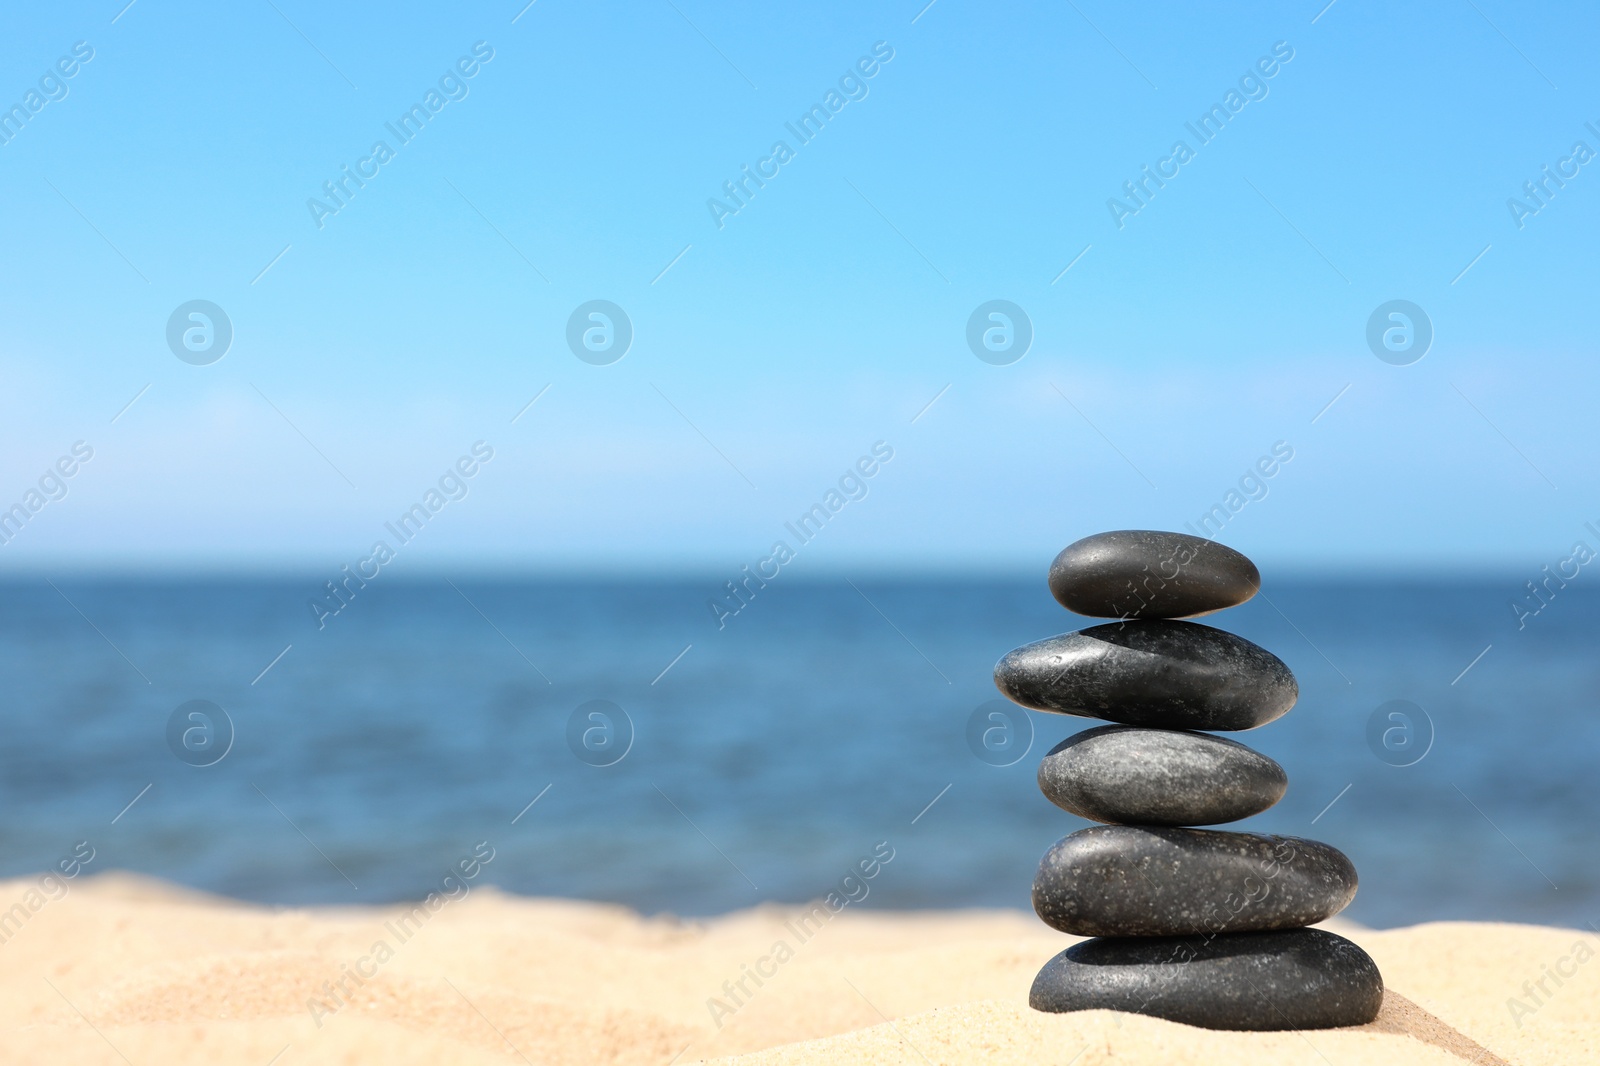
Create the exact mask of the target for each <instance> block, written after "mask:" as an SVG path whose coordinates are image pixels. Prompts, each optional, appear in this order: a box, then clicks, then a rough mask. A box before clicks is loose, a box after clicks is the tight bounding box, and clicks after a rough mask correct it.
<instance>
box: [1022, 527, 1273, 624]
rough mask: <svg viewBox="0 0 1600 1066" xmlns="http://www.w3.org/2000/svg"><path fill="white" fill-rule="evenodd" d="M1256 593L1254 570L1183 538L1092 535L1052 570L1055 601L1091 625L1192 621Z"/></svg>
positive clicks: (1212, 545)
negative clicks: (1089, 619) (1116, 620)
mask: <svg viewBox="0 0 1600 1066" xmlns="http://www.w3.org/2000/svg"><path fill="white" fill-rule="evenodd" d="M1260 587H1261V573H1260V571H1258V570H1257V569H1256V564H1255V563H1252V562H1251V561H1250V560H1249V559H1246V558H1245V557H1244V556H1243V555H1240V554H1239V553H1238V552H1236V551H1234V550H1233V549H1232V548H1229V547H1227V546H1225V545H1222V544H1218V543H1217V542H1216V541H1214V540H1206V539H1205V538H1204V537H1191V536H1190V535H1189V534H1187V533H1162V532H1157V531H1155V530H1150V529H1119V530H1116V531H1115V532H1111V533H1096V534H1095V535H1094V536H1092V537H1084V538H1083V539H1082V540H1080V541H1076V542H1074V543H1072V544H1069V545H1067V546H1066V547H1065V548H1063V549H1062V550H1061V554H1060V555H1058V556H1056V558H1055V562H1053V563H1051V564H1050V592H1051V594H1052V595H1053V596H1055V598H1056V600H1057V602H1059V603H1060V604H1061V606H1063V607H1065V608H1066V609H1067V610H1069V611H1076V612H1077V613H1078V614H1086V615H1089V616H1091V617H1093V618H1189V617H1193V616H1194V615H1199V614H1210V613H1211V612H1212V611H1220V610H1222V609H1223V608H1224V607H1235V606H1237V605H1239V604H1241V603H1243V602H1244V601H1245V600H1248V599H1249V598H1250V597H1251V596H1254V595H1255V594H1256V590H1257V589H1259V588H1260Z"/></svg>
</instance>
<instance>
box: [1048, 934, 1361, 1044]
mask: <svg viewBox="0 0 1600 1066" xmlns="http://www.w3.org/2000/svg"><path fill="white" fill-rule="evenodd" d="M1382 1002H1383V977H1382V975H1381V974H1379V973H1378V967H1377V964H1376V963H1374V962H1373V961H1372V959H1371V958H1370V957H1368V955H1367V953H1366V952H1364V951H1362V950H1361V949H1360V948H1358V947H1356V945H1354V944H1352V943H1351V942H1350V941H1348V940H1346V939H1345V938H1344V937H1342V936H1336V935H1334V934H1333V933H1329V932H1324V931H1323V930H1321V929H1289V930H1283V931H1278V932H1269V933H1226V934H1222V935H1218V936H1214V937H1211V938H1210V939H1209V940H1208V939H1207V938H1206V937H1204V936H1171V937H1165V936H1163V937H1153V936H1152V937H1099V938H1096V939H1094V940H1085V941H1083V942H1082V943H1080V944H1074V945H1073V946H1072V947H1070V948H1068V949H1067V950H1066V951H1063V952H1062V953H1061V954H1059V955H1057V956H1056V957H1055V958H1053V959H1051V960H1050V961H1049V962H1048V963H1046V964H1045V967H1044V969H1042V970H1040V971H1039V976H1037V977H1035V978H1034V979H1033V991H1032V992H1030V993H1029V995H1028V1005H1029V1006H1031V1007H1033V1009H1034V1010H1040V1011H1055V1012H1064V1011H1074V1010H1120V1011H1128V1012H1131V1013H1134V1014H1145V1015H1149V1016H1150V1017H1153V1018H1165V1019H1167V1020H1168V1021H1173V1022H1182V1023H1183V1024H1185V1025H1197V1026H1200V1027H1202V1028H1205V1029H1250V1030H1268V1029H1332V1028H1335V1027H1337V1026H1343V1025H1364V1024H1365V1023H1367V1022H1370V1021H1372V1019H1373V1018H1376V1017H1377V1016H1378V1007H1379V1006H1380V1005H1381V1004H1382Z"/></svg>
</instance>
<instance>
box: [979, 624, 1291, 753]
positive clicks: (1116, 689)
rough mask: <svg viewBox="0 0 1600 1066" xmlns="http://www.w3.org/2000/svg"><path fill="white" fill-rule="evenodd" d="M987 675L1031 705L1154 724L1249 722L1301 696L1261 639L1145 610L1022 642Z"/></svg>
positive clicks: (1261, 720)
mask: <svg viewBox="0 0 1600 1066" xmlns="http://www.w3.org/2000/svg"><path fill="white" fill-rule="evenodd" d="M994 683H995V685H997V686H998V687H999V689H1000V691H1001V692H1003V693H1005V695H1006V697H1007V698H1008V699H1011V700H1013V701H1015V702H1017V703H1020V704H1022V705H1023V706H1024V707H1032V708H1033V709H1034V710H1036V711H1055V712H1057V713H1060V714H1076V715H1082V716H1083V717H1086V718H1104V719H1106V720H1108V721H1112V722H1122V723H1123V724H1125V725H1143V726H1154V727H1156V728H1158V729H1254V728H1255V727H1256V726H1259V725H1266V724H1267V723H1268V722H1270V721H1272V720H1273V719H1275V718H1278V717H1280V716H1281V715H1283V714H1286V713H1287V712H1288V710H1289V708H1291V707H1293V706H1294V701H1295V700H1296V699H1297V698H1299V695H1300V688H1299V686H1298V685H1296V684H1295V681H1294V675H1293V674H1292V673H1290V672H1289V668H1288V667H1287V666H1285V665H1284V663H1283V660H1282V659H1280V658H1278V657H1277V656H1276V655H1273V654H1272V653H1271V652H1269V651H1267V650H1266V649H1265V648H1260V647H1257V646H1256V645H1254V644H1252V643H1250V642H1249V641H1248V640H1245V639H1244V638H1243V637H1236V636H1234V635H1233V634H1232V633H1225V632H1223V631H1222V630H1220V629H1213V628H1211V627H1210V626H1204V625H1200V624H1199V623H1196V622H1166V621H1157V620H1153V619H1151V620H1145V621H1135V622H1113V623H1110V624H1108V625H1103V626H1092V627H1090V628H1089V629H1084V630H1080V631H1079V632H1077V633H1065V634H1063V635H1061V636H1059V637H1050V638H1049V639H1048V640H1041V641H1036V642H1035V643H1033V644H1025V645H1023V646H1022V647H1020V648H1017V649H1015V650H1013V651H1010V652H1007V653H1006V656H1005V658H1003V659H1001V660H1000V662H999V663H997V664H996V665H995V668H994Z"/></svg>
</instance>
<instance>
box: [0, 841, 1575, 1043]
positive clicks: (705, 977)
mask: <svg viewBox="0 0 1600 1066" xmlns="http://www.w3.org/2000/svg"><path fill="white" fill-rule="evenodd" d="M36 890H37V882H36V881H33V880H18V881H8V882H0V908H10V907H11V906H12V904H14V903H20V904H21V905H22V910H21V912H20V913H19V912H17V911H16V910H15V909H14V908H12V909H11V910H9V911H6V910H3V909H0V937H4V941H3V943H0V1062H5V1063H11V1062H18V1063H33V1062H50V1063H97V1064H98V1063H105V1064H111V1066H117V1064H128V1063H131V1064H137V1066H144V1064H147V1063H148V1064H157V1063H160V1064H183V1063H191V1062H192V1063H208V1064H210V1063H246V1064H257V1066H266V1064H268V1063H272V1064H274V1066H298V1064H301V1063H374V1062H382V1063H390V1064H405V1063H467V1064H471V1063H496V1064H502V1063H533V1064H538V1066H545V1064H567V1063H572V1064H577V1063H584V1064H588V1063H629V1064H632V1063H640V1064H651V1066H668V1064H669V1063H676V1064H687V1063H691V1062H700V1061H714V1062H718V1063H723V1064H734V1063H737V1064H739V1066H756V1064H778V1063H840V1064H844V1063H852V1064H853V1063H878V1062H882V1063H908V1064H913V1066H915V1064H922V1063H937V1064H946V1063H950V1064H955V1063H977V1062H983V1063H1058V1064H1063V1066H1064V1064H1067V1063H1073V1064H1076V1066H1094V1064H1104V1063H1117V1064H1122V1066H1128V1064H1141V1063H1162V1064H1183V1063H1197V1064H1198V1063H1239V1064H1248V1063H1262V1064H1271V1066H1291V1064H1297V1063H1306V1064H1315V1066H1345V1064H1351V1066H1355V1064H1363V1063H1419V1064H1427V1063H1439V1064H1457V1066H1460V1064H1463V1063H1474V1062H1475V1063H1479V1064H1481V1066H1490V1064H1494V1063H1501V1062H1510V1063H1516V1064H1518V1066H1541V1064H1552V1066H1554V1064H1562V1066H1565V1064H1570V1063H1582V1062H1596V1061H1600V962H1597V961H1595V959H1596V955H1597V954H1600V937H1596V936H1595V935H1594V934H1592V933H1589V932H1575V931H1572V930H1563V929H1548V928H1541V927H1535V926H1515V925H1494V924H1480V923H1439V924H1431V925H1421V926H1416V927H1413V928H1409V929H1397V930H1390V931H1385V932H1374V931H1370V930H1364V929H1361V928H1359V927H1355V926H1351V925H1348V924H1340V923H1338V922H1333V923H1330V924H1329V926H1328V927H1329V928H1332V929H1335V930H1337V931H1339V932H1341V933H1343V934H1344V935H1346V936H1350V937H1351V938H1352V939H1354V940H1355V941H1357V942H1358V943H1360V944H1361V945H1362V946H1363V947H1364V948H1366V949H1367V950H1368V951H1369V952H1370V953H1371V954H1372V955H1373V957H1374V958H1376V959H1377V961H1378V964H1379V966H1380V967H1381V968H1382V970H1383V973H1384V976H1385V978H1386V979H1387V982H1388V985H1389V990H1390V991H1389V996H1388V998H1387V1000H1386V1002H1385V1005H1384V1011H1383V1013H1382V1015H1381V1016H1380V1017H1379V1019H1378V1020H1377V1022H1375V1023H1373V1024H1372V1025H1368V1026H1363V1027H1361V1028H1358V1029H1343V1030H1324V1031H1315V1032H1306V1033H1214V1032H1207V1031H1204V1030H1200V1029H1194V1028H1190V1027H1187V1026H1182V1025H1176V1024H1172V1023H1170V1022H1163V1021H1157V1020H1153V1019H1149V1018H1143V1017H1139V1016H1136V1015H1124V1014H1115V1013H1112V1012H1108V1011H1089V1012H1084V1013H1080V1014H1070V1015H1043V1014H1038V1013H1036V1012H1033V1011H1030V1010H1029V1009H1028V1007H1027V992H1028V985H1029V983H1030V981H1031V980H1032V978H1033V974H1034V972H1035V971H1036V970H1037V969H1038V968H1039V966H1040V965H1041V964H1042V963H1043V962H1044V960H1046V959H1047V958H1049V957H1050V956H1051V955H1052V954H1054V953H1055V952H1057V951H1059V950H1061V949H1062V948H1063V947H1064V946H1066V944H1067V943H1069V942H1070V940H1069V938H1066V937H1063V936H1061V935H1060V934H1057V933H1054V932H1052V931H1050V930H1049V929H1047V928H1045V927H1044V926H1042V925H1041V924H1040V923H1039V922H1038V921H1037V920H1036V919H1035V918H1033V916H1032V915H1028V914H1022V913H1015V912H997V911H952V912H927V913H912V914H891V913H882V912H874V911H866V910H850V909H847V910H845V911H844V912H843V913H841V914H839V915H837V916H836V917H832V918H831V919H829V920H828V921H826V922H822V921H820V920H819V921H817V923H816V925H815V927H814V928H810V929H807V928H806V927H803V926H799V925H797V924H796V921H795V920H796V918H797V917H798V916H800V915H801V914H802V912H803V908H800V907H787V906H775V905H773V906H765V907H760V908H756V909H754V910H749V911H743V912H740V913H736V914H731V915H726V916H724V917H720V918H716V919H712V920H706V921H679V920H676V919H672V918H662V917H657V918H642V917H640V916H639V915H637V914H634V913H632V912H630V911H628V910H625V909H622V908H618V907H610V906H603V905H596V904H589V903H574V902H565V901H559V900H540V899H533V900H530V899H521V898H516V897H511V896H507V895H503V894H500V893H497V892H495V891H493V890H491V889H487V888H482V889H476V890H474V891H473V892H472V893H471V895H470V896H468V897H467V898H465V899H461V900H459V901H450V902H444V903H442V905H440V906H439V907H438V909H437V910H436V911H433V912H429V911H427V910H426V909H423V910H420V911H417V912H414V913H412V914H410V916H409V917H404V916H405V914H406V911H407V908H404V907H399V906H392V907H374V908H370V909H369V908H341V909H314V910H283V909H269V908H262V907H255V906H250V905H246V904H241V903H237V902H233V901H230V900H224V899H218V898H213V897H208V896H202V895H199V894H195V893H192V892H187V891H184V890H182V889H178V888H174V887H172V886H169V885H164V884H161V883H158V882H153V881H148V880H143V879H139V878H134V877H131V876H127V875H121V874H115V873H112V874H105V875H101V876H98V877H85V878H80V879H79V880H77V881H75V882H72V883H71V885H70V888H69V890H68V892H67V894H66V895H63V896H60V898H49V897H48V896H45V895H42V894H38V893H37V891H36ZM30 891H32V892H34V894H33V895H30ZM30 902H31V903H33V904H34V905H35V906H36V909H30V907H29V903H30ZM8 913H9V915H10V917H9V919H8V918H7V917H6V915H7V914H8ZM802 934H807V935H805V936H804V937H803V936H802ZM780 942H781V943H782V944H783V945H785V948H784V949H780V950H777V952H776V953H775V954H774V949H775V946H776V945H778V944H779V943H780ZM380 945H381V947H380ZM780 957H781V961H780ZM763 960H765V961H763ZM746 967H751V968H757V967H759V969H760V970H762V971H765V972H766V973H767V974H769V975H770V976H765V977H762V978H761V982H762V983H761V985H760V986H759V987H758V986H757V984H756V982H755V980H754V979H753V978H750V977H748V976H744V975H745V974H746V973H747V972H748V971H747V970H746ZM353 972H354V973H356V974H357V976H354V977H352V976H350V974H352V973H353ZM362 974H365V975H366V976H361V975H362ZM1549 974H1555V975H1556V976H1555V977H1551V976H1547V975H1549ZM742 976H743V977H744V984H745V989H746V990H747V992H748V993H749V994H748V995H744V994H740V993H739V990H738V989H737V988H736V987H734V986H735V983H736V982H737V981H738V980H739V979H740V978H741V977H742ZM1541 978H1542V979H1543V980H1544V982H1545V990H1546V992H1547V993H1548V994H1544V993H1541V992H1540V990H1539V988H1538V986H1537V984H1530V986H1529V988H1527V989H1525V988H1524V987H1523V984H1524V982H1537V981H1539V980H1540V979H1541ZM1557 978H1559V980H1560V982H1561V983H1560V984H1559V985H1558V984H1557ZM341 980H342V982H343V989H344V991H341V990H340V989H339V988H338V987H337V986H338V985H339V984H340V982H341ZM724 982H728V987H727V988H725V987H724ZM730 990H731V991H730ZM345 992H348V995H345ZM1530 993H1531V994H1530ZM1512 997H1516V999H1517V1000H1519V1001H1520V1002H1521V1003H1522V1005H1523V1007H1524V1008H1525V1009H1521V1010H1518V1009H1514V1007H1513V1005H1511V1004H1510V1003H1508V1000H1511V999H1512ZM719 1002H720V1006H719ZM719 1023H720V1024H719Z"/></svg>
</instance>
